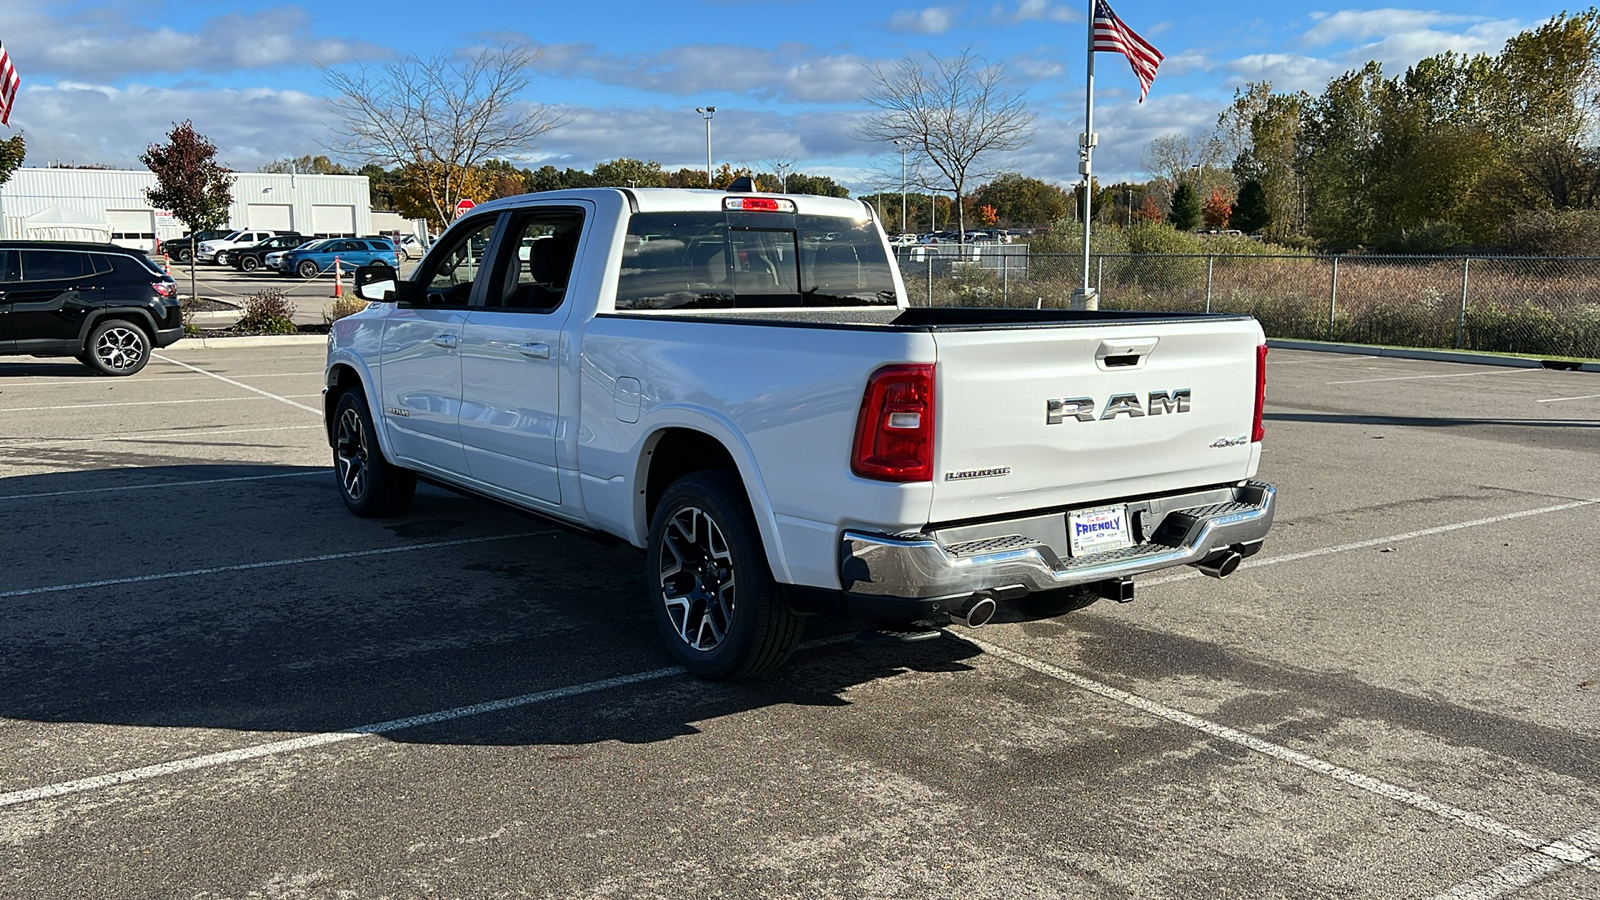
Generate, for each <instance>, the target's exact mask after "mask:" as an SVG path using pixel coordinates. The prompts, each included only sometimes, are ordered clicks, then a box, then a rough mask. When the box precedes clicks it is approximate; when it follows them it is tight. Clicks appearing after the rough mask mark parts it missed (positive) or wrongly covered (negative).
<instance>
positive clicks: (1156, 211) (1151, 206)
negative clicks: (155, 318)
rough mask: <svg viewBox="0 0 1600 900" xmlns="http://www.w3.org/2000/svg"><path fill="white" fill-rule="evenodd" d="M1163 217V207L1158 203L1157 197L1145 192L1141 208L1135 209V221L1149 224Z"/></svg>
mask: <svg viewBox="0 0 1600 900" xmlns="http://www.w3.org/2000/svg"><path fill="white" fill-rule="evenodd" d="M1161 219H1162V215H1161V207H1160V206H1157V205H1156V198H1155V197H1152V196H1151V195H1149V194H1145V195H1144V202H1143V203H1141V204H1139V208H1138V209H1135V210H1134V211H1133V221H1134V222H1136V223H1137V222H1143V223H1146V224H1148V223H1151V222H1159V221H1161Z"/></svg>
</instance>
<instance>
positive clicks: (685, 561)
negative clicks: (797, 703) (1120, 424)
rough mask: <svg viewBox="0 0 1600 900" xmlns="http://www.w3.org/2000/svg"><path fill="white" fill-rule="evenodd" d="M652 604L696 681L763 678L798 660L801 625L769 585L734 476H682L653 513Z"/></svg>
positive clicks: (747, 509) (764, 558)
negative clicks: (796, 655) (789, 661)
mask: <svg viewBox="0 0 1600 900" xmlns="http://www.w3.org/2000/svg"><path fill="white" fill-rule="evenodd" d="M645 559H646V567H647V568H646V572H647V583H648V584H649V596H650V604H651V606H652V607H653V609H654V612H655V619H656V625H657V627H658V628H659V630H660V631H661V637H662V638H663V639H664V640H665V641H666V643H667V648H668V650H669V651H670V652H671V653H672V655H673V656H674V657H676V658H677V660H678V662H680V663H682V664H683V666H684V668H686V669H688V670H689V671H690V672H693V673H694V674H696V675H699V676H700V677H702V678H708V679H713V680H723V679H727V680H733V679H739V678H749V677H752V676H755V675H761V674H763V673H765V672H769V671H771V670H772V669H775V668H777V667H778V666H780V665H782V664H783V663H784V662H786V661H787V660H788V659H789V657H790V656H792V655H793V654H794V651H795V648H796V647H798V646H799V645H800V638H801V636H802V635H803V634H804V633H805V621H804V620H803V619H802V618H800V617H799V616H797V615H795V613H794V612H793V611H792V610H791V609H789V606H788V604H787V603H786V602H785V600H784V597H783V594H782V590H781V588H780V587H779V586H778V584H777V582H776V581H774V580H773V577H772V571H771V569H770V568H769V567H768V565H767V555H766V552H765V551H764V550H763V549H762V546H761V534H760V531H759V530H758V529H757V527H756V521H755V516H754V514H752V513H751V511H750V503H749V501H748V500H747V499H746V497H745V493H744V488H743V486H742V485H741V484H740V482H739V480H738V478H737V477H736V476H735V475H734V474H733V473H731V472H726V471H707V472H695V473H692V474H690V475H686V476H684V477H683V478H681V479H679V480H678V481H677V482H675V483H674V484H673V485H672V486H671V487H669V488H668V489H667V491H666V493H665V494H664V495H663V496H662V498H661V502H660V504H659V505H658V506H657V507H656V512H655V516H654V518H653V519H652V521H651V524H650V537H649V543H648V545H647V546H646V548H645Z"/></svg>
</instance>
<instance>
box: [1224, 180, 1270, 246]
mask: <svg viewBox="0 0 1600 900" xmlns="http://www.w3.org/2000/svg"><path fill="white" fill-rule="evenodd" d="M1228 221H1229V222H1230V223H1231V224H1232V225H1233V227H1234V228H1237V229H1239V230H1240V231H1242V232H1244V233H1245V234H1255V233H1256V232H1258V231H1260V230H1262V229H1263V228H1266V227H1267V226H1268V225H1271V224H1272V211H1271V210H1269V209H1268V208H1267V192H1266V190H1265V189H1263V188H1262V187H1261V182H1259V181H1256V180H1255V179H1254V178H1252V179H1250V180H1249V181H1246V182H1245V183H1244V185H1243V186H1242V187H1240V188H1239V201H1238V202H1237V203H1236V204H1234V207H1233V215H1232V216H1231V217H1229V219H1228Z"/></svg>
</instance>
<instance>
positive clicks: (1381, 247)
mask: <svg viewBox="0 0 1600 900" xmlns="http://www.w3.org/2000/svg"><path fill="white" fill-rule="evenodd" d="M1466 243H1467V233H1466V232H1465V231H1462V230H1461V226H1460V225H1457V224H1456V223H1454V222H1423V223H1422V224H1420V225H1417V226H1416V227H1413V228H1402V229H1400V230H1398V231H1393V232H1390V233H1389V234H1387V235H1385V236H1384V237H1383V238H1382V239H1381V240H1379V241H1378V242H1377V243H1376V245H1375V247H1374V249H1375V250H1377V251H1378V252H1379V253H1403V254H1414V255H1430V254H1435V253H1444V252H1445V251H1447V250H1452V249H1455V248H1457V247H1462V246H1464V245H1466Z"/></svg>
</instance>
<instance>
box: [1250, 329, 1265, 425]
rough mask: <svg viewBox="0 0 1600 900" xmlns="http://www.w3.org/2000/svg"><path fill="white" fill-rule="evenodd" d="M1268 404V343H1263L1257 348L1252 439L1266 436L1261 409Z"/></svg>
mask: <svg viewBox="0 0 1600 900" xmlns="http://www.w3.org/2000/svg"><path fill="white" fill-rule="evenodd" d="M1266 405H1267V345H1266V344H1262V345H1260V346H1259V347H1257V348H1256V418H1255V422H1254V423H1253V424H1251V426H1250V441H1251V443H1257V442H1259V441H1260V440H1261V439H1262V438H1264V437H1266V435H1267V432H1266V429H1265V428H1263V427H1262V426H1261V411H1262V408H1263V407H1265V406H1266Z"/></svg>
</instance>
